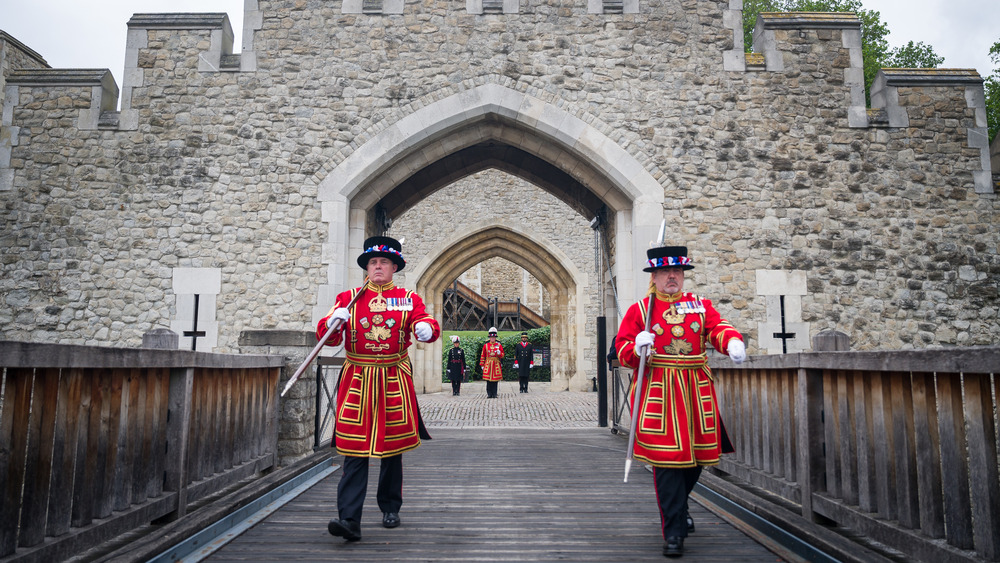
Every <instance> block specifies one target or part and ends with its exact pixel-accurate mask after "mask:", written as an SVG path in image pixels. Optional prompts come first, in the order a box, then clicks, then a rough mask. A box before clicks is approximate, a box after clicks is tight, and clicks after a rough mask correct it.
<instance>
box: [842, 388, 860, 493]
mask: <svg viewBox="0 0 1000 563" xmlns="http://www.w3.org/2000/svg"><path fill="white" fill-rule="evenodd" d="M858 378H859V376H858V374H857V372H841V373H840V375H839V377H837V410H838V411H839V412H838V414H837V421H838V422H839V423H840V424H839V426H838V427H837V436H838V437H839V438H840V440H841V444H840V494H841V498H843V499H844V502H846V503H848V504H857V503H858V486H857V475H858V474H857V468H858V450H857V447H858V441H857V439H856V438H855V436H856V434H855V433H854V420H853V418H852V416H851V412H852V409H853V407H854V405H853V404H852V401H851V399H852V398H853V397H852V395H853V394H854V384H855V380H857V379H858ZM858 385H861V382H860V381H859V382H858Z"/></svg>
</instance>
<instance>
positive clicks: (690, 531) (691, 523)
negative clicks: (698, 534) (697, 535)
mask: <svg viewBox="0 0 1000 563" xmlns="http://www.w3.org/2000/svg"><path fill="white" fill-rule="evenodd" d="M684 518H685V519H686V520H687V525H688V534H693V533H694V519H693V518H691V515H690V514H688V515H686V516H685V517H684Z"/></svg>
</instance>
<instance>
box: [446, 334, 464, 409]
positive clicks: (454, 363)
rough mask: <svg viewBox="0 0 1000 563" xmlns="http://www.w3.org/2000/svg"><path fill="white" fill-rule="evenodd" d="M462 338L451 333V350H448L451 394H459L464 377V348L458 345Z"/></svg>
mask: <svg viewBox="0 0 1000 563" xmlns="http://www.w3.org/2000/svg"><path fill="white" fill-rule="evenodd" d="M461 342H462V339H461V338H459V337H458V335H457V334H453V335H451V344H452V348H451V350H448V380H449V381H451V394H452V395H455V396H457V395H459V393H461V391H462V378H463V377H465V350H462V347H461V346H460V344H461Z"/></svg>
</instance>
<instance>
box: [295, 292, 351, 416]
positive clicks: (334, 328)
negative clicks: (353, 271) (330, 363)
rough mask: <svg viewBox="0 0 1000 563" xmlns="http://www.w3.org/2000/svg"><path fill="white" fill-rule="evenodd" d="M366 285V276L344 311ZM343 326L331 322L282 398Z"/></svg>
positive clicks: (339, 321)
mask: <svg viewBox="0 0 1000 563" xmlns="http://www.w3.org/2000/svg"><path fill="white" fill-rule="evenodd" d="M366 285H368V276H365V279H364V281H362V282H361V288H360V289H359V290H358V292H357V293H356V294H355V295H354V298H353V299H351V302H350V303H348V304H347V306H346V307H345V308H346V309H350V308H351V307H353V306H354V303H355V302H356V301H357V300H358V298H359V297H361V294H362V293H364V292H365V286H366ZM343 324H344V323H343V321H341V320H340V319H336V320H334V321H333V325H331V326H330V327H329V328H328V329H327V331H326V333H325V334H323V337H322V338H320V339H319V342H318V343H316V347H315V348H313V349H312V352H309V355H308V356H306V359H305V361H304V362H302V365H301V366H299V369H297V370H295V374H294V375H292V378H291V379H289V380H288V383H286V384H285V388H284V389H282V390H281V396H282V397H284V396H285V393H287V392H288V390H289V389H291V388H292V385H293V384H294V383H295V382H296V381H297V380H298V379H299V377H300V376H301V375H302V373H303V372H304V371H306V368H307V367H309V364H311V363H312V361H313V360H314V359H316V356H318V355H319V352H320V350H322V349H323V346H324V345H325V344H326V340H327V339H328V338H330V335H331V334H333V333H334V332H336V331H338V330H340V327H341V326H342V325H343Z"/></svg>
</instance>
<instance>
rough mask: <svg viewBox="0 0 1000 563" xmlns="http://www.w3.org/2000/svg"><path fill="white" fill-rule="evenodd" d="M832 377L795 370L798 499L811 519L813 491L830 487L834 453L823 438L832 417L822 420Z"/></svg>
mask: <svg viewBox="0 0 1000 563" xmlns="http://www.w3.org/2000/svg"><path fill="white" fill-rule="evenodd" d="M829 381H830V377H829V375H828V374H824V373H823V372H821V371H819V370H805V369H800V370H799V371H798V373H797V374H796V386H795V393H796V395H795V397H796V398H795V403H796V407H797V411H796V414H797V415H798V416H797V418H796V420H798V428H797V432H798V434H797V439H798V443H799V450H798V468H799V471H798V477H799V478H798V480H797V482H798V484H799V487H801V498H800V500H799V502H800V504H801V506H802V516H803V517H805V518H806V519H807V520H808V521H810V522H815V521H816V520H817V516H816V514H815V512H814V510H813V505H812V499H813V495H814V494H816V493H819V492H821V491H823V490H824V489H827V490H828V486H827V485H826V482H825V479H826V474H825V472H824V470H825V469H826V468H827V467H829V462H828V458H830V457H833V456H832V454H831V447H830V446H828V445H826V444H824V442H823V440H824V439H826V438H825V437H828V436H829V435H828V434H826V428H824V427H825V426H826V427H828V426H833V425H832V424H829V422H830V421H827V424H825V425H824V424H823V408H824V407H823V405H826V404H828V403H827V400H826V398H825V397H824V390H825V389H827V388H829V385H828V383H829ZM828 443H829V442H827V444H828ZM824 451H825V454H824Z"/></svg>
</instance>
